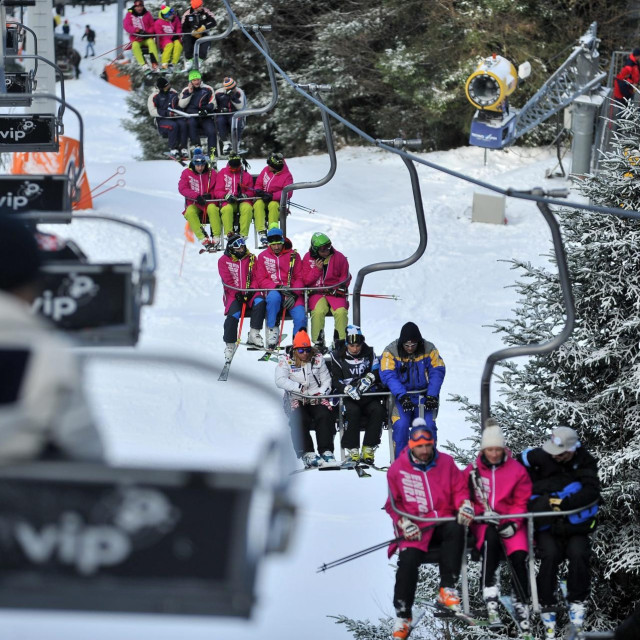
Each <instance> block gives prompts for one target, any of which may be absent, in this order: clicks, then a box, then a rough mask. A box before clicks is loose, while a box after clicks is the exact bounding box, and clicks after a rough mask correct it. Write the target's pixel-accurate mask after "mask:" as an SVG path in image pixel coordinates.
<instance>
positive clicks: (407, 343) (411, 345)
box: [402, 340, 418, 347]
mask: <svg viewBox="0 0 640 640" xmlns="http://www.w3.org/2000/svg"><path fill="white" fill-rule="evenodd" d="M402 346H403V347H417V346H418V343H417V342H414V341H413V340H408V341H407V342H403V343H402Z"/></svg>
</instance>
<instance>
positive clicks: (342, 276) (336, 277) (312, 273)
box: [302, 248, 351, 310]
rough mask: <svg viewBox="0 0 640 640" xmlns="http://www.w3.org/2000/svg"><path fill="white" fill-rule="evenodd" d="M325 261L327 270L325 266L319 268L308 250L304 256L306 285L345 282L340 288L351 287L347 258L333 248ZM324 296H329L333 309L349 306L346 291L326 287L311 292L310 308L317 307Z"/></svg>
mask: <svg viewBox="0 0 640 640" xmlns="http://www.w3.org/2000/svg"><path fill="white" fill-rule="evenodd" d="M324 262H325V265H326V271H325V269H323V268H318V266H317V265H316V260H315V258H313V257H311V252H309V251H307V253H306V254H305V256H304V258H302V281H303V282H304V286H305V287H326V286H331V285H337V284H338V283H340V282H343V283H344V284H342V285H340V288H341V289H344V290H345V292H346V290H347V289H348V288H349V282H350V281H351V278H349V279H348V280H347V278H348V277H349V261H348V260H347V258H346V257H345V256H344V255H343V254H342V253H340V252H339V251H336V250H335V249H333V248H332V249H331V253H330V254H329V256H328V257H327V258H325V261H324ZM345 280H347V282H345ZM310 293H311V292H310ZM323 297H326V298H327V302H328V303H329V306H330V307H331V308H332V309H339V308H340V307H346V308H347V309H348V308H349V301H348V299H347V296H346V293H340V292H339V291H336V290H334V291H329V290H327V289H324V290H322V291H320V292H319V293H311V295H310V296H309V309H310V310H312V309H315V307H316V305H317V304H318V301H319V300H320V299H321V298H323Z"/></svg>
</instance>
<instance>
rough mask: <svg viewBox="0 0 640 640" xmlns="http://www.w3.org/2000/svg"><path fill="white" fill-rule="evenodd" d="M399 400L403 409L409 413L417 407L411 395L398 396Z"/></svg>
mask: <svg viewBox="0 0 640 640" xmlns="http://www.w3.org/2000/svg"><path fill="white" fill-rule="evenodd" d="M398 400H399V402H400V406H401V407H402V410H403V411H406V412H407V413H408V412H410V411H413V410H414V409H415V405H414V404H413V401H412V400H411V398H410V397H409V396H402V397H401V398H398Z"/></svg>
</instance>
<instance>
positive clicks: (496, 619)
mask: <svg viewBox="0 0 640 640" xmlns="http://www.w3.org/2000/svg"><path fill="white" fill-rule="evenodd" d="M499 596H500V594H499V592H498V587H496V586H493V587H484V589H482V599H483V600H484V604H485V606H486V607H487V620H488V621H489V626H490V627H497V626H500V625H501V624H502V623H501V621H500V614H499V613H498V603H499V600H498V598H499Z"/></svg>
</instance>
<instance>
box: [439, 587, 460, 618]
mask: <svg viewBox="0 0 640 640" xmlns="http://www.w3.org/2000/svg"><path fill="white" fill-rule="evenodd" d="M437 603H438V604H439V605H440V606H441V607H444V608H445V609H449V611H453V612H454V613H455V612H458V611H460V595H459V594H458V590H457V589H455V588H453V587H440V593H439V594H438V599H437Z"/></svg>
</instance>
